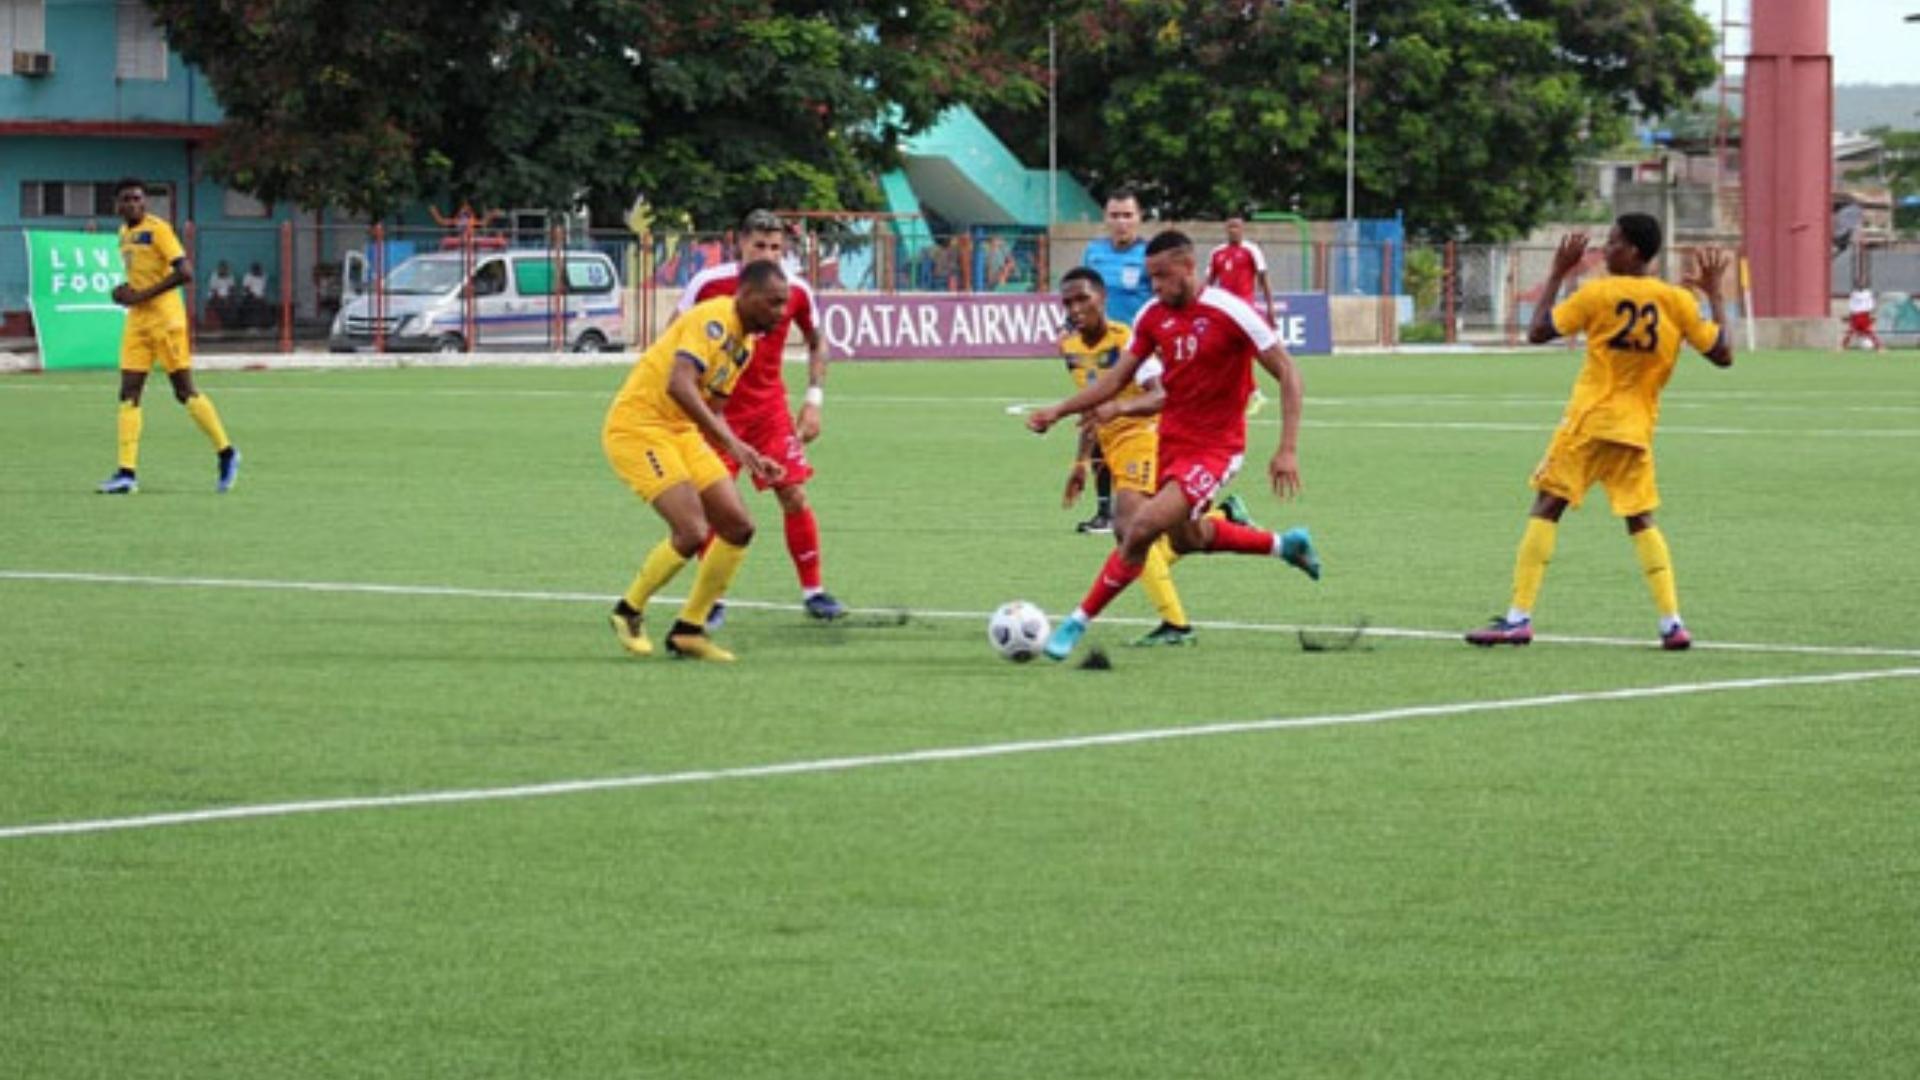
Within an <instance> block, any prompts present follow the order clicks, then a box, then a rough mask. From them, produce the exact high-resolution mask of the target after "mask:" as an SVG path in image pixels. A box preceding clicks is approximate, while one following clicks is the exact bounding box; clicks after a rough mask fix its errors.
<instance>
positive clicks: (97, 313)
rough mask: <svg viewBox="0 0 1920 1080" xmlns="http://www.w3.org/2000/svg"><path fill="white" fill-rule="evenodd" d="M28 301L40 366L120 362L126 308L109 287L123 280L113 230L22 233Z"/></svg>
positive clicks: (92, 365)
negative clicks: (38, 347)
mask: <svg viewBox="0 0 1920 1080" xmlns="http://www.w3.org/2000/svg"><path fill="white" fill-rule="evenodd" d="M27 270H28V292H27V302H28V304H29V306H30V307H31V308H32V309H33V330H34V333H35V335H36V336H38V338H39V339H40V366H41V367H43V368H47V369H49V370H52V369H55V368H113V367H118V366H120V331H121V329H122V328H123V327H125V326H126V324H127V312H126V309H125V308H123V307H121V306H120V305H119V304H116V303H114V302H113V287H114V286H115V285H118V284H120V283H121V282H123V281H125V280H127V274H126V270H125V268H124V267H122V265H121V263H120V239H119V237H118V236H117V235H115V234H114V233H90V232H29V233H27Z"/></svg>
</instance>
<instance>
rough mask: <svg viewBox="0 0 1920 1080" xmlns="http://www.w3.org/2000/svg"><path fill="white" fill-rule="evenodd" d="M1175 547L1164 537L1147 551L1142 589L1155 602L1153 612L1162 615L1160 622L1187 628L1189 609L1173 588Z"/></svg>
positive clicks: (1141, 576)
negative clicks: (1172, 569)
mask: <svg viewBox="0 0 1920 1080" xmlns="http://www.w3.org/2000/svg"><path fill="white" fill-rule="evenodd" d="M1174 557H1175V556H1174V554H1173V545H1172V544H1170V543H1168V541H1167V538H1166V537H1164V536H1162V537H1161V538H1160V539H1158V540H1155V541H1154V542H1153V546H1152V547H1150V548H1148V549H1147V562H1146V565H1145V566H1143V567H1141V569H1140V587H1141V588H1142V589H1145V590H1146V591H1147V599H1148V600H1150V601H1152V602H1153V610H1155V611H1157V612H1159V613H1160V621H1161V622H1164V623H1171V624H1172V625H1174V626H1186V625H1188V624H1187V609H1186V608H1185V607H1184V606H1182V605H1181V603H1180V592H1179V590H1177V589H1175V588H1174V587H1173V574H1172V573H1171V568H1172V566H1173V560H1174Z"/></svg>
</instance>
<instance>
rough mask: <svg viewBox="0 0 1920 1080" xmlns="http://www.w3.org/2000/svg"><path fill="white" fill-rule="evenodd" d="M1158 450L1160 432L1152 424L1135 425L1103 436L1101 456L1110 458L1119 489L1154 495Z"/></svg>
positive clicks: (1114, 482)
mask: <svg viewBox="0 0 1920 1080" xmlns="http://www.w3.org/2000/svg"><path fill="white" fill-rule="evenodd" d="M1159 454H1160V436H1159V435H1158V434H1157V433H1156V432H1155V431H1154V430H1153V429H1152V428H1135V429H1134V430H1132V431H1129V432H1126V433H1124V434H1121V435H1119V436H1116V437H1114V438H1111V439H1109V438H1104V437H1103V438H1102V439H1101V440H1100V456H1101V457H1103V458H1105V459H1106V460H1107V469H1108V470H1109V471H1111V472H1112V473H1113V487H1114V490H1116V491H1137V492H1139V493H1140V494H1142V495H1152V494H1153V478H1154V468H1155V466H1156V465H1157V464H1158V460H1157V459H1158V458H1159Z"/></svg>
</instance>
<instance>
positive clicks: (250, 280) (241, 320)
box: [236, 262, 273, 326]
mask: <svg viewBox="0 0 1920 1080" xmlns="http://www.w3.org/2000/svg"><path fill="white" fill-rule="evenodd" d="M236 322H237V324H238V325H241V326H268V325H271V324H272V322H273V319H272V311H271V310H270V309H269V308H268V307H267V272H266V271H265V270H262V269H260V264H259V263H257V262H256V263H254V264H253V265H251V266H249V267H247V274H246V276H245V277H243V278H241V279H240V305H239V314H238V318H237V319H236Z"/></svg>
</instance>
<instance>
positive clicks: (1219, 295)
mask: <svg viewBox="0 0 1920 1080" xmlns="http://www.w3.org/2000/svg"><path fill="white" fill-rule="evenodd" d="M1194 302H1195V303H1198V304H1206V305H1209V306H1211V307H1214V308H1217V309H1219V310H1220V311H1222V312H1224V313H1225V314H1226V315H1227V317H1228V318H1230V319H1232V320H1233V321H1234V322H1236V323H1238V324H1240V330H1241V332H1242V333H1244V334H1246V335H1247V337H1248V338H1249V339H1251V340H1252V342H1253V347H1254V348H1255V349H1256V350H1258V351H1260V352H1266V351H1267V350H1268V349H1271V348H1273V346H1274V345H1276V344H1278V343H1279V341H1280V335H1279V334H1276V333H1274V332H1273V327H1271V326H1268V325H1267V320H1265V319H1263V318H1261V317H1260V316H1258V315H1256V314H1254V313H1253V307H1252V306H1251V305H1249V304H1248V303H1247V302H1246V301H1245V300H1242V299H1240V298H1239V297H1237V296H1235V295H1233V294H1232V293H1230V292H1228V291H1227V290H1225V289H1220V288H1215V287H1213V286H1211V285H1209V286H1208V287H1207V288H1205V289H1202V290H1201V291H1200V299H1198V300H1196V301H1194Z"/></svg>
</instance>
